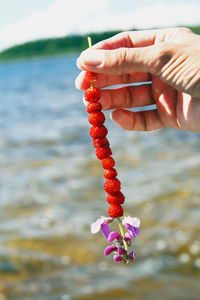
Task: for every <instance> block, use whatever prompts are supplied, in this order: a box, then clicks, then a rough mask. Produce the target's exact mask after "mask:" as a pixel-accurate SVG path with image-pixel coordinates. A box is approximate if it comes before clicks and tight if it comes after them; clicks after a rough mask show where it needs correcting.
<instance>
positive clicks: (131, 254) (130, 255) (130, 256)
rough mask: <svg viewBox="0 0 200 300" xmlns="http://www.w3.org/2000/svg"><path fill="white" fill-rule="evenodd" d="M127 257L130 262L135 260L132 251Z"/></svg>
mask: <svg viewBox="0 0 200 300" xmlns="http://www.w3.org/2000/svg"><path fill="white" fill-rule="evenodd" d="M128 256H129V258H130V260H134V259H135V253H134V252H133V251H131V252H130V253H129V255H128Z"/></svg>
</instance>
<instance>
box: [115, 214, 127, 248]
mask: <svg viewBox="0 0 200 300" xmlns="http://www.w3.org/2000/svg"><path fill="white" fill-rule="evenodd" d="M117 220H118V225H119V229H120V232H121V235H122V237H123V243H124V248H125V250H126V251H128V245H127V243H126V241H125V239H124V238H125V234H124V231H123V228H122V222H121V220H120V218H117Z"/></svg>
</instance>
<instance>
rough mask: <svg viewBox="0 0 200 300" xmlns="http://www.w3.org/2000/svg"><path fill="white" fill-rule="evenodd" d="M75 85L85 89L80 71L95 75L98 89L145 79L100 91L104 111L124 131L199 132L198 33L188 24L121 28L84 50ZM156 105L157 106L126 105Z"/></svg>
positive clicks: (199, 68)
mask: <svg viewBox="0 0 200 300" xmlns="http://www.w3.org/2000/svg"><path fill="white" fill-rule="evenodd" d="M77 66H78V67H79V68H80V69H81V70H83V71H82V72H81V73H80V74H79V76H78V77H77V79H76V87H77V88H78V89H82V90H85V89H87V88H88V87H89V84H88V83H87V82H86V81H85V71H92V72H95V73H98V74H99V76H98V80H97V82H95V86H96V87H97V88H100V89H101V88H105V87H109V86H112V85H116V84H128V83H133V82H146V81H150V83H151V84H142V83H141V85H140V86H130V85H129V86H126V87H121V88H116V89H105V90H102V91H101V98H100V102H101V104H102V106H103V109H114V111H113V112H112V119H113V120H114V121H115V122H116V123H117V124H118V125H119V126H121V127H122V128H124V129H126V130H142V131H143V130H145V131H149V130H154V129H159V128H164V127H173V128H178V129H183V130H189V131H196V132H200V36H199V35H196V34H194V33H193V32H192V31H190V30H189V29H187V28H170V29H160V30H147V31H136V32H134V31H133V32H123V33H120V34H118V35H116V36H114V37H112V38H110V39H107V40H104V41H102V42H100V43H98V44H96V45H94V47H93V49H92V50H90V49H87V50H86V51H83V52H82V53H81V55H80V57H79V58H78V60H77ZM152 104H156V109H153V110H147V111H138V112H133V111H129V110H125V109H127V108H134V107H141V106H148V105H152Z"/></svg>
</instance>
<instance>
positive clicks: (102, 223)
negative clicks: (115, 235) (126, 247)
mask: <svg viewBox="0 0 200 300" xmlns="http://www.w3.org/2000/svg"><path fill="white" fill-rule="evenodd" d="M112 221H113V219H112V218H106V217H103V216H101V217H100V218H99V219H97V221H96V222H95V223H93V224H92V225H91V232H92V233H97V232H99V230H101V232H102V233H103V235H104V237H105V238H106V239H107V238H108V236H109V233H110V228H109V226H108V223H110V222H112Z"/></svg>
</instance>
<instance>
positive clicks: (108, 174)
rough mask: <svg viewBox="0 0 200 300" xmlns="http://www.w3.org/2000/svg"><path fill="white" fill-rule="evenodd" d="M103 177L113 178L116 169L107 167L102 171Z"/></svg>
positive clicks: (115, 175) (115, 174)
mask: <svg viewBox="0 0 200 300" xmlns="http://www.w3.org/2000/svg"><path fill="white" fill-rule="evenodd" d="M104 177H105V178H106V179H112V178H115V177H117V171H116V170H115V169H113V168H112V169H108V170H105V172H104Z"/></svg>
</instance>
